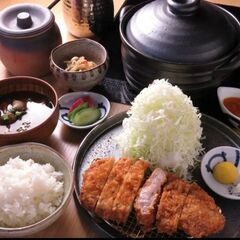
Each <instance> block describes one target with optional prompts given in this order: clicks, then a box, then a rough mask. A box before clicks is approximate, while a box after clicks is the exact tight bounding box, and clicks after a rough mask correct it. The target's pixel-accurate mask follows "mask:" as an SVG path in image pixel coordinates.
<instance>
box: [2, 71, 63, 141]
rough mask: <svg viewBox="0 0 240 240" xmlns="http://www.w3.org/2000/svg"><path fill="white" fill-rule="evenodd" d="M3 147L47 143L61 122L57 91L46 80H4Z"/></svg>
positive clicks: (23, 78)
mask: <svg viewBox="0 0 240 240" xmlns="http://www.w3.org/2000/svg"><path fill="white" fill-rule="evenodd" d="M0 89H1V95H0V146H2V145H6V144H12V143H19V142H26V141H34V142H43V141H45V140H46V139H47V138H49V137H50V135H51V134H52V132H53V130H54V129H55V127H56V125H57V122H58V114H59V105H58V96H57V93H56V91H55V89H54V88H53V87H52V86H51V85H50V84H49V83H47V82H45V81H44V80H41V79H38V78H34V77H28V76H18V77H9V78H6V79H3V80H1V81H0Z"/></svg>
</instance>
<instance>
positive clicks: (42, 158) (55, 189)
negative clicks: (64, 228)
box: [0, 142, 73, 237]
mask: <svg viewBox="0 0 240 240" xmlns="http://www.w3.org/2000/svg"><path fill="white" fill-rule="evenodd" d="M0 183H1V184H0V203H1V204H0V237H21V236H27V235H29V236H30V235H32V234H34V233H36V232H38V231H41V230H43V229H45V228H46V227H48V226H49V225H51V224H52V223H53V222H54V221H56V220H57V219H58V218H59V217H60V215H61V214H62V213H63V211H64V210H65V208H66V207H67V205H68V203H69V201H70V199H71V197H72V192H73V172H72V169H71V166H70V165H69V164H68V163H67V161H66V160H65V159H64V158H63V157H62V156H61V155H60V154H59V153H58V152H56V151H55V150H54V149H52V148H50V147H48V146H46V145H43V144H40V143H33V142H28V143H21V144H16V145H9V146H5V147H1V148H0Z"/></svg>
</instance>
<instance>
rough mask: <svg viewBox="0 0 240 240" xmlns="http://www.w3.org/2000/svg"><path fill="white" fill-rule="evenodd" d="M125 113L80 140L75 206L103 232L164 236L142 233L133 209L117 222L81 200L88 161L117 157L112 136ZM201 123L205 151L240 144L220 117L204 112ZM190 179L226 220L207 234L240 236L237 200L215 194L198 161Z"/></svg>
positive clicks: (75, 168) (74, 165) (115, 145)
mask: <svg viewBox="0 0 240 240" xmlns="http://www.w3.org/2000/svg"><path fill="white" fill-rule="evenodd" d="M125 117H127V115H126V113H125V112H123V113H120V114H118V115H115V116H113V117H112V118H109V119H108V120H107V121H105V122H104V123H103V124H101V125H99V126H97V127H96V128H94V129H93V130H92V131H91V132H90V133H89V134H88V135H87V136H86V137H85V138H84V140H83V141H82V143H81V145H80V147H79V149H78V151H77V153H76V155H75V158H74V163H73V171H74V185H75V189H74V193H75V202H76V205H77V206H78V208H80V209H82V211H84V212H85V214H86V215H88V217H87V219H89V218H90V219H91V220H93V222H95V223H96V224H97V226H98V227H100V228H101V229H102V230H103V231H104V232H105V233H107V234H108V235H109V236H110V237H131V238H142V237H146V238H166V237H167V236H166V235H162V234H158V233H157V232H156V230H153V231H151V232H150V233H149V234H147V235H145V236H144V233H143V232H142V231H141V229H140V227H139V225H138V224H137V222H136V217H135V214H134V212H133V211H132V213H131V214H130V216H129V218H128V221H127V223H126V224H124V225H122V224H116V223H113V222H107V221H104V220H103V219H101V218H99V217H98V216H96V215H94V214H93V213H91V212H88V211H86V210H85V209H84V208H83V206H82V204H81V201H80V198H79V195H80V188H81V182H82V176H83V173H84V171H85V170H86V169H87V168H88V167H89V166H90V164H91V162H92V161H93V160H94V159H96V158H102V157H106V156H114V157H115V158H118V157H119V154H120V153H119V150H118V147H117V144H116V141H115V137H116V136H118V135H119V133H120V131H121V129H122V120H123V119H124V118H125ZM201 120H202V127H203V136H204V140H203V142H202V143H203V147H204V149H205V151H208V150H210V149H212V148H214V147H217V146H220V145H228V146H233V147H238V148H239V147H240V136H239V135H238V134H237V133H235V132H234V131H233V130H232V129H231V128H229V127H227V126H226V125H225V124H223V123H221V122H220V121H218V120H216V119H214V118H212V117H210V116H208V115H205V114H203V115H202V119H201ZM192 176H193V180H194V181H195V182H197V183H198V184H199V185H200V186H201V187H202V188H203V189H204V190H205V191H206V192H208V194H209V195H210V196H212V197H213V198H214V200H215V202H216V204H217V205H218V206H219V207H220V208H221V210H222V212H223V214H224V216H225V218H226V223H225V227H224V229H223V230H222V231H221V232H219V233H218V234H214V235H212V236H209V237H214V238H226V237H236V238H237V237H238V238H239V237H240V232H239V227H240V221H239V215H240V208H239V207H238V206H239V201H238V200H229V199H226V198H223V197H221V196H219V195H217V194H215V193H214V192H213V191H211V189H210V188H209V187H207V185H206V184H205V182H204V181H203V179H202V176H201V172H200V165H198V166H196V168H195V169H194V171H193V172H192ZM172 237H174V238H175V237H178V238H179V237H181V238H186V237H187V236H186V235H185V234H183V233H181V232H178V233H176V234H175V235H174V236H172Z"/></svg>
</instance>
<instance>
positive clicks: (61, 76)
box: [50, 38, 109, 91]
mask: <svg viewBox="0 0 240 240" xmlns="http://www.w3.org/2000/svg"><path fill="white" fill-rule="evenodd" d="M73 57H78V58H80V57H84V58H85V59H86V60H88V61H93V62H94V63H95V64H96V66H95V67H93V68H89V69H87V70H84V71H67V70H66V69H67V62H69V61H70V60H71V59H72V58H73ZM108 65H109V57H108V53H107V51H106V49H105V48H104V46H103V45H101V44H100V43H98V42H97V41H94V40H91V39H88V38H81V39H78V40H73V41H70V42H66V43H64V44H61V45H59V46H58V47H56V48H54V49H53V50H52V52H51V56H50V68H51V71H52V73H53V75H54V76H55V78H56V79H58V80H59V81H64V82H66V84H67V85H68V87H69V88H70V89H71V90H73V91H88V90H90V89H92V88H93V87H94V86H96V85H97V84H100V83H101V81H102V80H103V79H104V77H105V75H106V73H107V70H108Z"/></svg>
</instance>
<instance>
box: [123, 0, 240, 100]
mask: <svg viewBox="0 0 240 240" xmlns="http://www.w3.org/2000/svg"><path fill="white" fill-rule="evenodd" d="M123 10H125V12H124V13H122V17H121V21H120V36H121V41H122V45H121V54H122V62H123V68H124V73H125V76H126V80H127V82H128V84H129V86H130V87H131V90H132V91H134V92H135V93H136V94H138V93H139V92H140V91H141V90H142V89H143V88H144V87H147V86H148V85H149V83H151V82H152V81H153V80H154V79H157V78H167V79H168V80H169V82H171V83H172V84H174V85H178V86H179V87H180V88H181V89H182V90H183V92H185V93H186V94H188V95H189V96H191V97H192V99H193V100H194V99H199V98H202V97H203V95H207V94H209V93H210V92H211V91H212V90H216V87H217V86H219V85H220V84H221V83H222V82H223V81H224V80H225V79H227V78H228V77H229V76H230V75H231V74H232V73H233V71H234V70H236V69H237V68H238V67H239V66H240V24H239V22H238V20H237V19H236V18H235V17H234V16H233V15H232V14H231V13H229V12H228V11H227V10H225V9H223V8H221V7H219V6H217V5H214V4H211V3H208V2H205V1H200V0H155V1H147V2H143V3H141V4H138V5H136V6H134V7H128V8H127V10H126V8H125V9H123Z"/></svg>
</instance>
